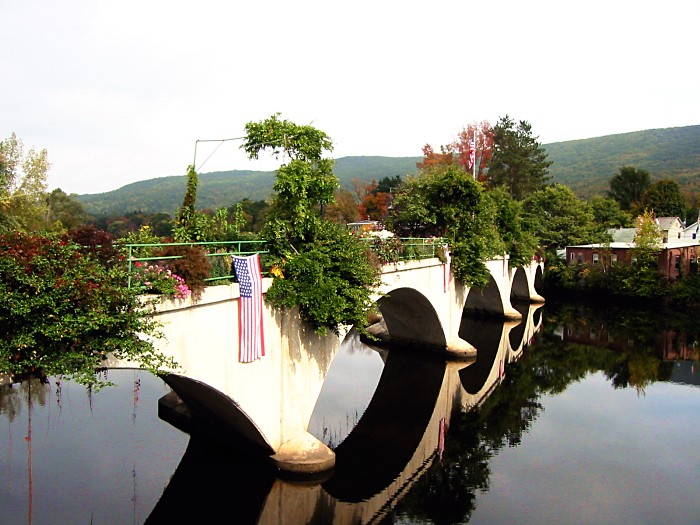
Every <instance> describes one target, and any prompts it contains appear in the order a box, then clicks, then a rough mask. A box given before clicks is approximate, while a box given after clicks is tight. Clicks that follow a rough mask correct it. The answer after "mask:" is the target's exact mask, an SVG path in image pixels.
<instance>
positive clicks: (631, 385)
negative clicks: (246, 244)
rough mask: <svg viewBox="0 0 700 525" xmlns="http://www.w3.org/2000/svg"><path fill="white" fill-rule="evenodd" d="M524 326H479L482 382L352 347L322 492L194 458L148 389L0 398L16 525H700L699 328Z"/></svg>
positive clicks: (229, 454)
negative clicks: (331, 468)
mask: <svg viewBox="0 0 700 525" xmlns="http://www.w3.org/2000/svg"><path fill="white" fill-rule="evenodd" d="M521 308H522V310H521V311H523V312H524V313H525V317H524V318H525V319H526V320H527V322H523V323H521V324H520V325H517V326H516V325H504V324H503V323H500V322H493V321H488V320H484V319H465V321H464V323H463V327H462V329H461V330H460V333H461V335H462V336H463V337H464V338H465V339H467V340H469V341H470V342H471V343H472V344H474V345H475V346H476V347H477V349H478V350H479V358H478V359H477V361H476V362H475V363H446V362H444V361H443V360H440V359H436V358H434V357H429V356H425V355H423V354H419V353H416V352H410V351H406V350H402V349H380V348H375V347H371V346H367V345H365V344H362V343H361V342H360V341H359V340H358V339H357V338H352V339H348V340H347V341H346V343H344V345H343V347H342V348H341V351H340V352H339V354H338V356H337V357H336V359H335V361H334V362H333V364H332V366H331V369H330V370H329V373H328V379H327V382H326V385H325V386H324V389H323V391H322V392H321V396H320V399H319V401H318V403H317V407H316V411H315V413H314V415H313V416H312V420H311V422H310V424H309V431H310V432H311V433H313V434H314V435H316V436H317V437H318V438H319V439H321V440H323V441H324V442H326V443H327V444H329V446H331V447H332V448H334V450H335V451H336V457H337V465H336V470H335V472H334V473H333V475H332V476H330V477H329V478H328V479H325V480H322V481H319V482H318V483H315V484H299V483H294V482H291V481H285V480H282V479H279V478H278V477H277V476H275V475H274V474H275V473H274V472H271V471H270V470H269V469H268V468H266V467H265V466H263V465H260V464H259V463H256V462H250V461H247V460H246V461H244V460H243V459H242V458H240V457H238V456H237V455H236V453H235V451H231V450H222V449H220V448H215V447H212V446H211V445H210V444H208V443H202V442H199V441H197V440H195V439H193V440H190V437H189V436H188V435H187V434H184V433H182V432H180V431H179V430H177V429H175V428H174V427H172V426H170V425H169V424H168V423H166V422H165V421H163V420H161V419H159V418H158V415H157V400H158V399H159V398H160V397H161V396H162V395H164V394H165V393H167V392H169V388H168V387H167V386H165V385H164V384H163V383H162V382H161V381H160V380H159V379H157V378H155V377H152V376H150V375H149V374H147V373H145V372H138V371H133V370H111V371H109V372H108V374H109V376H108V378H109V379H110V380H111V381H113V382H115V383H116V384H117V386H114V387H107V388H104V389H102V390H101V391H99V392H89V391H87V390H86V389H85V388H84V387H81V386H77V385H74V384H70V383H62V384H58V383H57V380H56V379H55V378H50V381H49V384H44V385H41V384H39V383H38V382H36V381H35V382H32V383H31V385H30V384H28V383H24V384H22V385H12V386H4V387H0V523H3V524H9V525H14V524H27V523H34V524H75V523H86V524H89V523H93V524H124V523H135V524H141V523H169V524H173V523H187V522H189V521H187V520H186V519H185V517H184V516H185V515H184V514H183V512H185V511H186V510H187V509H196V512H197V517H198V519H197V520H196V522H198V523H251V524H255V523H259V524H268V523H289V524H296V523H319V524H321V523H353V524H354V523H377V524H433V523H434V524H457V523H470V524H473V523H480V524H501V523H532V524H540V523H543V524H545V523H552V524H554V523H557V524H560V523H581V524H585V523H591V524H593V523H596V524H598V523H635V524H643V523H649V524H658V523H669V524H698V523H700V498H698V497H697V494H698V487H700V386H698V385H700V371H699V370H698V365H699V364H700V363H699V362H698V358H699V357H700V355H699V354H698V342H699V341H700V337H698V333H697V329H696V328H695V325H696V323H695V322H694V321H693V319H692V317H690V318H688V319H686V318H684V317H683V316H681V315H675V316H669V315H665V316H662V315H660V314H659V313H658V312H657V313H656V314H655V313H654V312H642V311H638V310H629V309H624V308H613V307H610V306H606V307H602V306H597V307H595V308H587V307H583V306H576V307H573V306H571V305H569V306H558V305H556V304H549V303H548V304H546V305H545V306H544V307H542V308H539V309H533V308H529V309H528V308H527V307H521ZM540 321H541V324H540ZM532 325H535V326H537V327H538V329H537V330H536V332H533V330H532ZM248 459H249V458H248ZM241 487H243V488H241Z"/></svg>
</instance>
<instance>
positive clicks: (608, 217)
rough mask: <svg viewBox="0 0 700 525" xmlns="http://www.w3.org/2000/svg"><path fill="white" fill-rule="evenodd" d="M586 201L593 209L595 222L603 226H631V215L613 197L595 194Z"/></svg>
mask: <svg viewBox="0 0 700 525" xmlns="http://www.w3.org/2000/svg"><path fill="white" fill-rule="evenodd" d="M588 203H589V204H590V206H591V210H592V211H593V216H594V218H595V222H596V224H598V225H600V226H602V227H604V228H628V227H631V226H632V216H631V215H630V214H629V213H628V212H626V211H623V210H622V209H621V208H620V203H618V202H617V201H616V200H615V199H611V198H609V197H603V196H601V195H596V196H595V197H593V198H592V199H591V200H590V201H588Z"/></svg>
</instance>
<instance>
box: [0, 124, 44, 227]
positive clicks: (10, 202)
mask: <svg viewBox="0 0 700 525" xmlns="http://www.w3.org/2000/svg"><path fill="white" fill-rule="evenodd" d="M48 171H49V161H48V153H47V151H46V150H45V149H42V150H39V151H37V150H35V149H34V148H31V149H29V150H28V151H26V152H25V150H24V144H23V143H22V141H21V140H20V139H18V138H17V135H16V134H15V133H12V135H10V137H8V138H7V139H5V140H2V141H0V230H2V229H5V230H9V229H19V230H23V231H32V230H39V229H42V228H43V227H44V225H45V223H44V220H45V217H46V213H47V203H46V191H47V183H46V179H47V174H48Z"/></svg>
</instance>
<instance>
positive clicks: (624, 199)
mask: <svg viewBox="0 0 700 525" xmlns="http://www.w3.org/2000/svg"><path fill="white" fill-rule="evenodd" d="M649 186H651V175H649V172H648V171H646V170H643V169H637V168H633V167H632V166H623V167H621V168H620V169H619V170H618V173H617V174H615V175H614V176H613V177H612V178H611V179H610V190H609V191H608V197H610V198H612V199H615V200H616V201H617V202H619V203H620V208H622V209H623V210H624V211H630V210H631V211H632V212H633V213H634V214H636V212H637V211H638V208H639V204H640V202H641V200H642V194H643V193H644V190H646V189H647V188H648V187H649Z"/></svg>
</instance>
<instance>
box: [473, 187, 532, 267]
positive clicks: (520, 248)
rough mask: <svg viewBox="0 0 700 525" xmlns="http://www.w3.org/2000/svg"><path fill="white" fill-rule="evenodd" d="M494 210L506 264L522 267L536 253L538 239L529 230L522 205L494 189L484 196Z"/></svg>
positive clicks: (501, 191) (499, 189) (501, 188)
mask: <svg viewBox="0 0 700 525" xmlns="http://www.w3.org/2000/svg"><path fill="white" fill-rule="evenodd" d="M484 196H485V198H486V200H487V201H490V202H491V205H492V206H493V208H494V210H495V213H494V215H495V223H496V226H497V228H498V234H499V235H500V237H501V239H502V241H503V243H504V245H505V252H506V253H507V254H508V256H509V259H508V264H509V265H510V266H511V267H513V266H522V265H524V264H527V263H529V262H530V261H531V260H532V256H533V255H534V254H535V253H536V252H537V249H538V247H539V246H538V244H539V239H538V238H537V236H536V235H535V234H534V232H532V231H531V230H530V225H529V223H528V222H527V221H526V220H525V218H524V216H523V215H524V214H523V203H522V201H518V200H515V199H513V198H512V197H511V196H510V194H509V193H508V191H507V190H506V189H505V188H503V187H499V188H494V189H492V190H490V191H487V192H485V194H484Z"/></svg>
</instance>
